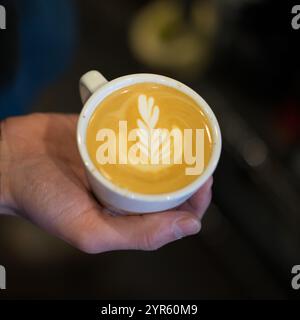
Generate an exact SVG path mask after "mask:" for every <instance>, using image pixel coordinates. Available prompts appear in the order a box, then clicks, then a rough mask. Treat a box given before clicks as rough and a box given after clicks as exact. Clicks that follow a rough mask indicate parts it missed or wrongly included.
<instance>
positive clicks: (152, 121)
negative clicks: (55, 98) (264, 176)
mask: <svg viewBox="0 0 300 320" xmlns="http://www.w3.org/2000/svg"><path fill="white" fill-rule="evenodd" d="M86 145H87V149H88V152H89V156H90V157H91V160H92V161H93V163H94V165H95V167H96V169H97V170H99V171H100V173H101V174H102V175H103V176H104V177H105V178H106V179H108V180H110V181H112V182H113V183H114V184H116V185H118V186H120V187H122V188H125V189H128V190H129V191H134V192H139V193H146V194H157V193H166V192H172V191H175V190H178V189H181V188H183V187H185V186H186V185H188V184H190V183H191V182H193V181H194V180H195V179H196V178H197V177H198V176H199V175H201V174H202V173H203V171H204V170H205V167H206V166H207V163H208V161H209V159H210V156H211V150H212V145H213V141H212V139H211V127H210V123H209V120H208V119H207V117H206V115H205V113H204V112H203V111H202V109H201V106H198V105H197V103H196V102H195V101H194V100H193V99H192V98H190V97H189V96H187V95H185V94H184V93H182V92H180V91H179V90H176V89H175V88H171V87H167V86H164V85H160V84H155V83H141V84H135V85H132V86H128V87H125V88H122V89H119V90H118V91H115V92H114V93H112V94H111V95H109V96H108V97H106V98H105V99H104V100H103V101H102V102H101V103H100V104H99V106H98V107H97V108H96V110H95V112H94V114H93V116H92V117H91V119H90V122H89V125H88V129H87V133H86Z"/></svg>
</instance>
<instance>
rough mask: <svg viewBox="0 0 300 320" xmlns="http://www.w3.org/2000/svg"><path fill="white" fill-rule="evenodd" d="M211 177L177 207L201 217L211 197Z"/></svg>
mask: <svg viewBox="0 0 300 320" xmlns="http://www.w3.org/2000/svg"><path fill="white" fill-rule="evenodd" d="M212 185H213V177H210V178H209V180H208V181H207V182H206V183H205V184H204V185H203V186H202V187H201V188H200V189H199V190H198V191H197V192H196V193H195V194H194V195H193V196H192V197H191V198H190V199H189V200H188V201H187V202H186V203H185V204H183V205H182V206H181V207H180V208H179V209H180V210H186V211H189V212H192V213H193V214H195V215H196V216H197V217H198V218H200V219H202V217H203V215H204V213H205V212H206V210H207V208H208V207H209V205H210V202H211V198H212V191H211V188H212Z"/></svg>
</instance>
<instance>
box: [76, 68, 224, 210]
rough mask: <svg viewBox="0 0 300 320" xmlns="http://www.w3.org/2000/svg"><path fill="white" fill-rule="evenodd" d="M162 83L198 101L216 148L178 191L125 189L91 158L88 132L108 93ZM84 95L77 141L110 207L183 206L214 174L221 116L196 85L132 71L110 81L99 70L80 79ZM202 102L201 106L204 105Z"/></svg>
mask: <svg viewBox="0 0 300 320" xmlns="http://www.w3.org/2000/svg"><path fill="white" fill-rule="evenodd" d="M145 82H146V83H149V82H150V83H159V84H162V85H165V86H169V87H173V88H176V89H177V90H179V91H182V92H183V93H185V94H186V95H188V96H190V97H191V98H192V99H194V101H196V102H197V104H198V105H199V108H201V109H202V110H203V111H204V112H205V114H206V116H207V117H208V119H209V120H210V124H211V128H212V140H213V142H214V143H213V150H212V155H211V158H210V161H209V163H208V166H207V167H206V169H205V170H204V172H203V173H202V174H201V175H200V176H199V177H198V178H197V179H196V180H195V181H194V182H193V183H191V184H189V185H188V186H186V187H184V188H182V189H180V190H177V191H175V192H170V193H164V194H157V195H147V194H141V193H136V192H131V191H128V190H126V189H122V188H120V187H118V186H116V185H114V184H113V183H112V182H110V181H109V180H107V179H106V178H105V177H103V176H102V175H101V173H100V171H99V170H97V169H96V167H95V166H94V164H93V162H92V161H91V159H90V157H89V154H88V150H87V147H86V143H85V141H86V132H87V127H88V124H89V120H90V118H91V116H92V115H93V113H94V111H95V109H96V108H97V107H98V106H99V104H100V103H101V102H102V101H103V99H105V98H106V97H107V96H108V95H110V94H111V93H113V92H114V91H116V90H119V89H121V88H123V87H127V86H130V85H133V84H136V83H145ZM80 95H81V99H82V102H83V104H84V107H83V109H82V112H81V114H80V116H79V121H78V127H77V143H78V148H79V152H80V155H81V158H82V160H83V162H84V165H85V169H86V173H87V177H88V181H89V183H90V185H91V188H92V190H93V192H94V194H95V196H96V197H97V198H98V200H99V201H100V202H101V203H102V204H103V205H105V206H106V207H107V208H108V209H110V210H112V211H114V212H117V213H125V214H126V213H139V214H140V213H150V212H158V211H164V210H168V209H171V208H174V207H177V206H179V205H180V204H182V203H183V202H184V201H186V200H187V199H188V198H190V197H191V196H192V195H193V194H194V193H195V192H196V191H197V190H198V189H199V188H200V187H201V186H202V185H203V184H204V183H205V182H206V181H207V180H208V178H209V177H210V176H211V175H212V174H213V172H214V170H215V168H216V166H217V164H218V161H219V158H220V153H221V132H220V128H219V125H218V122H217V119H216V117H215V115H214V113H213V112H212V110H211V109H210V107H209V106H208V104H207V103H206V102H205V101H204V100H203V99H202V98H201V97H200V96H199V95H198V94H197V93H196V92H195V91H193V90H192V89H190V88H189V87H187V86H186V85H184V84H183V83H180V82H178V81H176V80H173V79H171V78H168V77H164V76H160V75H155V74H132V75H128V76H124V77H120V78H117V79H115V80H112V81H107V80H106V79H105V78H104V77H103V76H102V75H101V74H100V73H99V72H98V71H90V72H88V73H86V74H85V75H84V76H83V77H82V78H81V79H80ZM200 106H201V107H200Z"/></svg>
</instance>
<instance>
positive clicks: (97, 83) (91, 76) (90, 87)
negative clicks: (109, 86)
mask: <svg viewBox="0 0 300 320" xmlns="http://www.w3.org/2000/svg"><path fill="white" fill-rule="evenodd" d="M107 82H108V81H107V80H106V79H105V78H104V77H103V75H102V74H101V73H100V72H98V71H95V70H92V71H89V72H87V73H86V74H84V75H83V76H82V77H81V79H80V82H79V90H80V97H81V101H82V103H83V104H85V103H86V101H87V100H88V99H89V97H90V96H91V95H92V94H93V93H94V92H95V91H97V90H98V89H99V88H100V87H102V86H103V85H104V84H105V83H107Z"/></svg>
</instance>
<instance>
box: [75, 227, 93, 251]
mask: <svg viewBox="0 0 300 320" xmlns="http://www.w3.org/2000/svg"><path fill="white" fill-rule="evenodd" d="M74 245H75V247H76V248H77V249H79V250H80V251H82V252H84V253H88V254H96V253H98V252H97V251H96V250H95V246H94V245H93V239H92V237H91V235H90V234H89V233H87V232H80V233H79V235H77V237H76V240H75V241H74Z"/></svg>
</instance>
